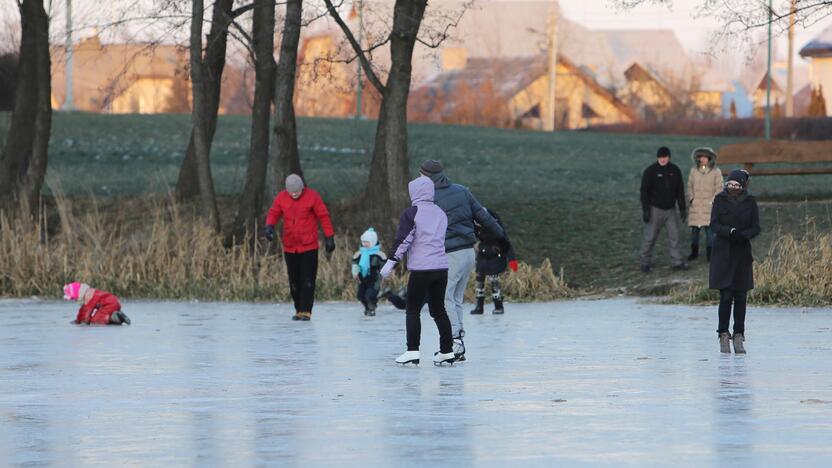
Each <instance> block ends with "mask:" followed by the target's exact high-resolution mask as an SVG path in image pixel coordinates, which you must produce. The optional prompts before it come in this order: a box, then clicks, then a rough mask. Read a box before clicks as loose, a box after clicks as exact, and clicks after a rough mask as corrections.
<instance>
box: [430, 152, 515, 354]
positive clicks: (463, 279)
mask: <svg viewBox="0 0 832 468" xmlns="http://www.w3.org/2000/svg"><path fill="white" fill-rule="evenodd" d="M419 172H421V174H422V175H424V176H427V177H430V178H431V179H432V180H433V184H434V188H435V190H436V194H435V195H434V197H433V202H434V203H436V204H437V205H438V206H439V208H442V211H444V212H445V214H446V215H447V216H448V229H447V232H446V233H445V253H446V254H447V255H448V285H447V287H446V289H445V310H447V311H448V317H449V318H450V319H451V331H452V333H453V335H454V354H455V355H456V358H457V360H458V361H464V360H465V359H466V358H465V342H464V341H463V340H462V338H463V337H464V336H465V328H464V326H463V324H462V317H463V316H464V315H465V312H463V310H462V301H463V299H464V295H465V288H466V287H467V286H468V279H469V278H471V272H472V271H474V266H475V262H476V253H475V251H474V245H475V244H476V243H477V236H476V234H475V233H474V221H476V222H477V223H479V224H480V225H481V226H482V227H483V229H484V230H485V231H487V232H489V233H490V234H491V235H492V236H493V237H494V238H496V239H503V238H505V232H503V228H502V227H500V224H499V223H498V222H497V220H496V219H494V218H493V217H492V216H491V215H490V214H489V213H488V211H487V210H486V209H485V208H484V207H483V206H482V205H480V202H479V201H477V199H476V197H474V195H473V194H472V193H471V191H470V190H468V187H465V186H463V185H459V184H454V183H452V182H451V181H450V179H448V177H447V176H446V175H445V172H444V168H443V167H442V163H441V162H439V161H436V160H434V159H428V160H427V161H425V162H424V163H422V166H421V167H420V168H419Z"/></svg>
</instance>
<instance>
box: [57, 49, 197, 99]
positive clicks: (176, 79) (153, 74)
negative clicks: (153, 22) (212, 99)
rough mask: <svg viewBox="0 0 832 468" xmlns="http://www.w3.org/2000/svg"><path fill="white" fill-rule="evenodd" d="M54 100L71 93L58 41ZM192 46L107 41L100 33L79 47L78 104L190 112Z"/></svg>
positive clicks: (74, 64)
mask: <svg viewBox="0 0 832 468" xmlns="http://www.w3.org/2000/svg"><path fill="white" fill-rule="evenodd" d="M51 55H52V64H53V69H52V105H53V107H56V108H61V107H63V105H64V100H65V99H66V57H65V56H66V51H65V49H64V48H63V47H60V46H52V47H51ZM187 62H188V54H187V51H186V50H184V49H182V48H180V47H177V46H172V45H154V46H151V45H148V44H103V43H102V42H101V41H100V39H99V37H98V36H97V35H94V36H92V37H90V38H87V39H85V40H82V41H81V42H79V43H78V44H76V45H75V46H74V48H73V54H72V83H73V86H72V90H73V104H74V107H75V109H77V110H82V111H87V112H111V113H116V114H121V113H142V114H147V113H159V112H187V111H188V109H189V108H190V104H189V98H190V84H189V82H188V81H187V76H186V74H185V65H186V64H187Z"/></svg>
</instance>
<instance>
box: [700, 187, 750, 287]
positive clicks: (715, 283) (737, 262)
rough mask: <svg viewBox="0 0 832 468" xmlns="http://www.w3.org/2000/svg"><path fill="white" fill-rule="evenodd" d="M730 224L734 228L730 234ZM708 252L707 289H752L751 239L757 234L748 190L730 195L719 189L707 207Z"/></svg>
mask: <svg viewBox="0 0 832 468" xmlns="http://www.w3.org/2000/svg"><path fill="white" fill-rule="evenodd" d="M731 228H734V229H736V230H735V231H734V234H733V235H732V234H731ZM711 232H713V233H714V247H713V252H712V253H711V271H710V275H709V287H710V288H711V289H734V290H738V291H747V290H749V289H754V269H753V263H754V257H753V256H752V254H751V239H753V238H755V237H757V235H758V234H760V213H759V210H758V208H757V200H755V199H754V196H753V195H751V194H750V193H748V192H745V193H743V194H741V195H740V196H738V197H732V196H731V195H729V194H728V192H727V191H725V190H723V191H722V192H720V193H719V194H717V196H716V198H714V204H713V208H711Z"/></svg>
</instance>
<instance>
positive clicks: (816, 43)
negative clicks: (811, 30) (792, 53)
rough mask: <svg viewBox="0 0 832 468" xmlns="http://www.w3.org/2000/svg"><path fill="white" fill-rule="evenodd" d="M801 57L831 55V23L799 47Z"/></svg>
mask: <svg viewBox="0 0 832 468" xmlns="http://www.w3.org/2000/svg"><path fill="white" fill-rule="evenodd" d="M800 56H801V57H804V58H805V57H832V24H830V25H829V26H827V27H826V29H824V30H823V31H821V33H820V34H818V35H817V36H815V37H814V39H812V40H811V41H809V43H808V44H806V45H805V46H803V48H802V49H800Z"/></svg>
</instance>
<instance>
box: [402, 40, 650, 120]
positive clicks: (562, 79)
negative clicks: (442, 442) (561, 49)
mask: <svg viewBox="0 0 832 468" xmlns="http://www.w3.org/2000/svg"><path fill="white" fill-rule="evenodd" d="M547 65H548V64H547V62H546V60H545V57H542V56H533V57H515V58H502V59H501V58H494V59H484V58H477V59H468V60H467V61H466V63H465V66H464V67H463V68H456V69H452V70H448V71H446V72H443V73H440V74H438V75H436V76H434V77H433V78H432V79H430V80H428V81H427V82H425V83H424V84H423V85H422V86H420V87H419V88H418V89H416V90H415V91H414V92H413V94H412V96H411V99H410V102H411V105H410V114H411V117H412V118H413V119H415V120H422V121H432V122H455V123H463V124H478V125H491V126H520V127H524V128H532V129H542V128H543V121H542V119H541V117H542V114H543V112H545V109H546V104H545V102H546V93H547V92H548V88H549V75H548V70H547ZM556 73H557V74H556V81H555V82H556V92H555V95H556V96H557V99H556V103H555V111H554V112H555V127H556V128H557V129H578V128H585V127H588V126H591V125H602V124H615V123H629V122H632V121H634V120H636V119H637V118H638V117H637V116H636V114H635V113H634V112H633V111H632V109H631V108H630V107H629V106H627V105H625V104H624V103H623V102H622V101H621V100H619V99H618V98H617V97H616V96H615V95H614V94H613V93H612V92H610V91H609V90H607V89H606V88H604V87H602V86H601V85H599V84H598V83H597V82H596V81H595V79H594V78H593V77H592V76H591V73H589V71H588V70H585V69H582V68H581V67H578V66H577V65H575V64H574V63H573V62H571V61H570V60H569V59H567V58H566V57H563V56H559V57H558V62H557V72H556Z"/></svg>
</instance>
